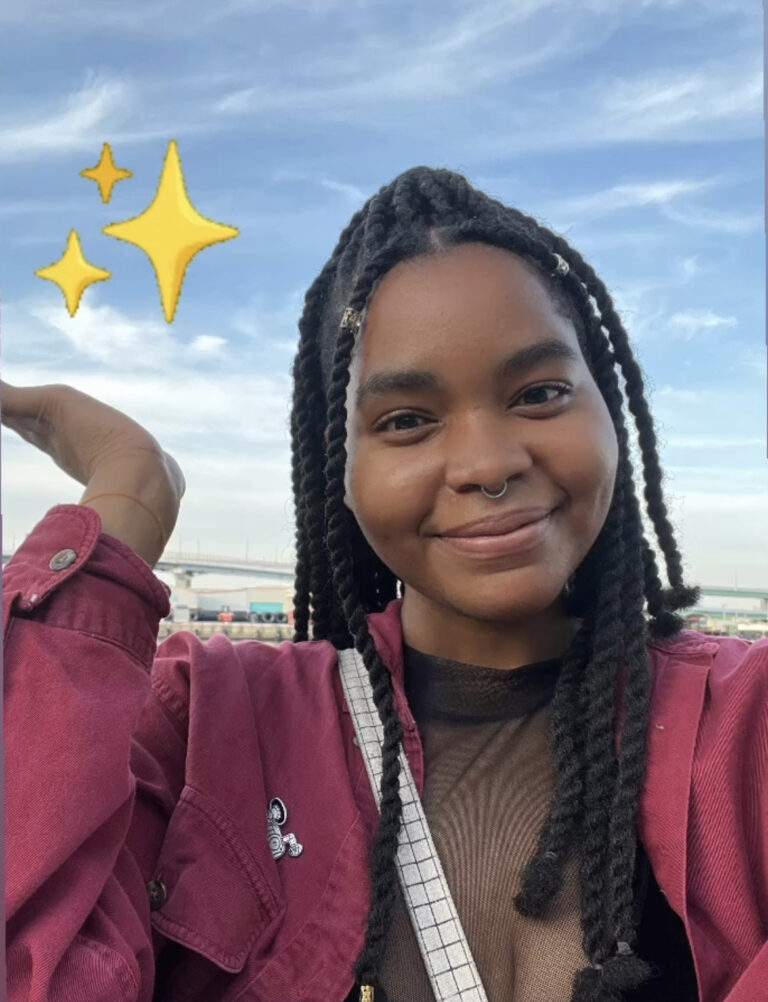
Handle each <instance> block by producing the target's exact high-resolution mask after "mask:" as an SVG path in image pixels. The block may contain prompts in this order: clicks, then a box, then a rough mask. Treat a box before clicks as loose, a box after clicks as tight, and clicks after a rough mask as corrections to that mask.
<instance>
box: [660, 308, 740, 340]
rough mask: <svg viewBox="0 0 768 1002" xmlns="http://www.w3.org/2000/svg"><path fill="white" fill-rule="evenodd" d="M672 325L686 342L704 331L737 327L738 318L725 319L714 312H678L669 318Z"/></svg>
mask: <svg viewBox="0 0 768 1002" xmlns="http://www.w3.org/2000/svg"><path fill="white" fill-rule="evenodd" d="M669 322H670V324H672V326H673V327H675V328H677V329H678V330H680V331H681V332H682V334H683V336H684V337H685V338H686V340H690V339H691V338H692V337H694V336H695V335H696V334H699V333H701V332H702V331H707V330H712V329H714V328H720V327H736V325H737V324H738V321H737V319H736V317H724V316H722V315H721V314H719V313H715V312H714V311H713V310H678V311H677V312H676V313H673V314H672V316H671V317H670V318H669Z"/></svg>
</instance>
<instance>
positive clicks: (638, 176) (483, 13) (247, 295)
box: [0, 0, 768, 586]
mask: <svg viewBox="0 0 768 1002" xmlns="http://www.w3.org/2000/svg"><path fill="white" fill-rule="evenodd" d="M13 6H14V5H11V4H6V5H3V9H2V10H1V11H0V36H1V37H2V39H3V42H2V48H3V65H4V73H3V81H2V84H0V86H2V87H3V88H4V91H5V94H4V100H3V101H2V104H1V105H0V108H1V109H2V110H1V111H0V172H1V175H2V185H1V186H0V230H1V231H2V249H3V253H2V279H1V281H2V287H1V289H0V323H1V324H2V342H1V345H0V350H1V358H2V371H3V378H5V379H7V380H8V381H9V382H11V383H15V384H19V385H33V384H42V383H51V382H64V383H69V384H71V385H73V386H76V387H77V388H78V389H81V390H83V391H84V392H87V393H91V394H93V395H94V396H97V397H99V398H101V399H103V400H105V401H106V402H108V403H109V404H111V405H112V406H115V407H118V408H120V409H121V410H124V411H126V412H127V413H129V414H130V415H131V416H132V417H134V418H135V419H136V420H138V421H140V422H141V423H142V424H144V425H145V426H146V427H147V428H148V429H149V430H150V431H151V433H152V434H153V435H154V436H155V437H156V438H157V439H158V440H159V441H160V442H161V443H162V445H163V447H164V448H165V449H167V451H169V452H171V453H172V454H173V455H174V456H175V457H176V458H177V459H178V461H179V463H180V464H181V466H182V468H183V470H184V472H185V475H186V478H187V485H188V488H187V494H186V496H185V498H184V501H183V504H182V509H181V514H180V518H179V522H178V525H177V528H176V531H175V533H174V535H173V536H172V538H171V540H170V543H169V547H168V548H169V550H176V549H178V548H180V546H182V545H183V547H184V549H185V550H196V549H197V548H198V546H199V548H200V551H201V552H208V553H210V552H216V553H222V554H231V555H243V554H244V552H245V545H246V541H247V545H248V550H249V554H250V555H251V556H256V555H260V556H264V557H268V558H274V557H277V558H279V559H284V560H289V559H291V557H292V538H293V537H292V505H291V495H290V477H289V440H288V408H289V403H288V401H289V394H290V366H291V362H292V358H293V352H294V347H295V343H296V322H297V319H298V316H299V313H300V309H301V302H302V296H303V293H304V291H305V289H306V288H307V286H308V285H309V283H310V282H311V281H312V279H313V278H314V277H315V275H316V274H317V272H318V271H319V270H320V268H321V267H322V265H323V263H324V262H325V260H326V259H327V257H328V256H329V254H330V252H331V251H332V249H333V246H334V244H335V242H336V239H337V237H338V234H339V232H340V231H341V229H342V228H343V226H344V225H345V224H346V222H347V221H348V219H349V217H350V216H351V214H352V213H353V212H354V211H355V210H356V209H357V208H358V207H359V206H360V205H361V203H362V202H363V201H364V199H365V198H367V197H368V196H369V195H371V194H372V193H373V192H374V191H375V190H377V189H378V188H379V187H380V186H381V185H382V184H384V183H386V182H388V181H389V180H391V179H392V178H393V177H394V176H396V175H397V174H398V173H399V172H400V171H402V170H404V169H406V168H407V167H409V166H412V165H414V164H430V165H433V166H444V167H449V168H451V169H454V170H458V171H461V172H462V173H465V174H466V175H467V176H468V177H469V179H470V180H471V181H472V182H473V183H474V184H475V185H477V186H478V187H481V188H483V189H485V190H486V191H488V192H489V193H490V194H492V195H493V196H494V197H497V198H500V199H502V200H503V201H505V202H507V203H509V204H513V205H516V206H519V207H520V208H522V209H523V210H524V211H526V212H528V213H530V214H532V215H535V216H537V217H538V218H539V219H541V220H542V221H543V222H545V223H546V224H547V225H549V226H551V227H552V228H554V229H556V230H557V231H559V232H560V233H562V234H563V235H564V236H565V237H566V238H567V239H568V240H569V241H570V242H571V243H573V244H574V245H575V246H576V247H577V248H578V249H579V250H580V251H581V252H582V253H583V254H584V256H585V257H586V258H587V259H588V260H589V261H590V262H591V263H592V264H593V266H594V267H595V268H596V269H597V271H598V273H599V274H600V275H601V276H602V277H603V279H604V281H605V282H606V284H607V286H608V288H609V290H610V291H611V292H612V294H613V296H614V298H615V300H616V303H617V306H618V308H619V311H620V313H621V315H622V317H623V319H624V321H625V325H626V326H627V328H628V330H629V333H630V336H631V338H632V340H633V342H634V344H635V348H636V353H637V355H638V358H639V360H640V362H641V365H642V366H643V369H644V372H645V374H646V377H647V380H648V392H649V396H650V399H651V405H652V408H653V411H654V414H655V416H656V419H657V424H658V432H659V438H660V447H661V455H662V460H663V464H664V467H665V470H666V471H667V496H668V500H669V507H670V512H671V515H672V518H673V521H674V523H675V525H676V527H677V530H678V534H679V538H680V540H681V544H682V546H683V550H684V554H685V558H686V565H687V567H688V568H689V575H690V577H691V578H692V579H693V580H696V581H698V582H700V583H711V584H733V583H734V582H735V581H738V583H739V585H749V584H752V585H766V584H768V571H766V566H768V561H767V560H766V556H767V555H768V519H766V517H765V516H766V512H768V463H767V462H766V414H765V407H766V404H765V393H766V373H765V358H766V356H765V343H764V342H765V336H764V330H765V316H764V312H765V310H764V303H765V244H764V234H763V185H764V181H763V178H764V164H763V73H762V42H763V24H762V10H761V7H760V5H759V4H757V3H755V2H754V0H750V2H747V0H697V2H693V0H504V2H501V0H439V2H438V0H428V2H421V3H418V4H413V3H410V2H407V0H380V2H378V3H373V2H372V0H316V2H312V0H294V2H281V0H271V2H270V0H223V2H220V3H218V4H216V5H212V4H203V3H190V2H186V3H180V2H171V0H158V2H154V3H134V4H130V5H128V4H125V3H124V2H122V0H101V2H99V3H97V2H95V0H91V2H88V3H85V2H80V0H68V2H67V3H66V4H62V3H60V2H54V0H26V2H25V4H23V5H16V7H17V8H18V9H17V10H16V11H14V10H13V9H12V7H13ZM171 139H175V140H177V142H178V145H179V151H180V154H181V159H182V163H183V167H184V173H185V179H186V185H187V191H188V194H189V197H190V199H191V201H192V202H193V203H194V205H195V206H196V207H197V209H198V210H199V211H200V212H201V213H202V214H204V215H206V216H208V217H210V218H212V219H215V220H217V221H218V222H222V223H227V224H229V225H232V226H237V227H239V229H240V231H241V232H240V236H239V237H238V238H236V239H234V240H231V241H229V242H227V243H225V244H220V245H218V246H215V247H211V248H208V249H206V250H204V251H202V252H201V253H200V254H199V255H198V256H197V257H196V258H195V259H194V260H193V261H192V263H191V264H190V266H189V270H188V272H187V275H186V278H185V283H184V289H183V293H182V297H181V300H180V304H179V307H178V310H177V313H176V318H175V321H174V323H173V324H171V325H168V324H166V322H165V320H164V318H163V315H162V311H161V307H160V300H159V294H158V290H157V285H156V283H155V279H154V274H153V272H152V269H151V266H150V263H149V261H148V259H147V258H146V257H145V256H144V254H143V253H142V252H141V251H139V250H138V249H137V248H135V247H132V246H129V245H128V244H125V243H121V242H119V241H116V240H114V239H110V238H109V237H107V236H105V235H103V234H102V233H101V228H102V227H103V226H105V225H107V224H108V223H113V222H118V221H121V220H124V219H128V218H130V217H131V216H135V215H137V214H138V213H139V212H141V211H142V210H143V209H144V208H145V207H146V206H147V205H148V204H149V203H150V202H151V200H152V198H153V197H154V194H155V190H156V187H157V182H158V179H159V175H160V171H161V168H162V164H163V160H164V157H165V152H166V149H167V146H168V142H169V140H171ZM105 141H106V142H109V143H110V144H111V147H112V150H113V153H114V156H115V161H116V163H117V164H118V166H120V167H125V168H128V169H129V170H131V171H133V175H134V176H133V178H131V179H130V180H127V181H122V182H120V183H118V184H117V185H116V186H115V189H114V193H113V195H112V199H111V201H110V202H109V204H108V205H103V204H102V203H101V200H100V198H99V195H98V190H97V188H96V185H95V184H94V183H93V182H91V181H88V180H85V179H83V178H81V177H80V176H79V173H80V171H81V170H82V169H83V168H85V167H91V166H93V165H95V164H96V162H97V161H98V159H99V156H100V153H101V147H102V143H103V142H105ZM73 227H74V228H76V229H77V230H78V232H79V234H80V237H81V240H82V245H83V251H84V253H85V256H86V258H88V259H89V260H90V261H91V262H92V263H93V264H96V265H98V266H99V267H102V268H106V269H108V270H109V271H111V272H112V274H113V277H112V279H111V280H110V281H108V282H104V283H101V284H98V285H93V286H91V287H90V288H89V289H88V290H87V291H86V292H85V295H84V296H83V299H82V301H81V305H80V308H79V310H78V312H77V314H76V316H75V317H74V318H70V317H69V315H68V313H67V312H66V310H65V307H64V301H63V297H62V295H61V293H60V292H59V290H58V289H57V288H56V287H55V286H54V285H52V284H51V283H49V282H45V281H42V280H40V279H39V278H36V277H35V276H34V271H35V270H36V269H38V268H41V267H45V266H46V265H49V264H51V263H53V261H55V260H58V258H59V257H60V256H61V254H62V253H63V251H64V248H65V243H66V237H67V234H68V232H69V230H70V229H71V228H73ZM2 460H3V477H2V511H3V532H4V540H5V545H11V544H12V543H13V542H14V540H15V543H16V545H18V544H19V543H20V542H21V540H22V539H23V537H24V534H25V533H26V532H28V531H29V530H30V529H31V528H32V527H33V526H34V525H35V524H36V522H37V521H38V520H39V518H41V517H42V516H43V515H44V513H45V512H46V511H47V510H48V508H50V507H51V506H53V505H54V504H57V503H62V502H74V501H77V500H78V498H79V497H80V494H81V491H80V488H79V485H77V484H75V483H74V482H73V481H71V480H70V479H69V478H68V477H67V476H66V475H65V474H64V473H62V472H61V471H60V470H58V469H57V468H56V467H55V466H53V464H52V463H51V461H50V460H49V459H48V458H47V457H45V456H43V455H42V454H39V453H38V452H37V451H36V450H35V449H34V448H33V447H32V446H30V445H28V444H26V443H24V442H22V440H21V439H20V438H18V436H16V435H15V434H14V433H13V432H9V431H7V430H6V429H3V430H2ZM229 584H230V586H233V585H234V582H233V581H231V579H230V581H229Z"/></svg>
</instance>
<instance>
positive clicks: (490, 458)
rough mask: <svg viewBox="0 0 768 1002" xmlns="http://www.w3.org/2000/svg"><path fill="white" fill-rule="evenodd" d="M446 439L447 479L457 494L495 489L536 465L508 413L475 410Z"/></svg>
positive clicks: (449, 485) (457, 421)
mask: <svg viewBox="0 0 768 1002" xmlns="http://www.w3.org/2000/svg"><path fill="white" fill-rule="evenodd" d="M444 441H445V447H446V454H445V471H446V472H445V480H446V484H447V486H448V487H450V489H451V490H453V491H456V492H457V493H459V492H466V491H471V490H477V489H478V488H479V487H486V488H487V489H488V490H489V491H491V492H495V491H497V490H499V489H500V488H501V487H502V486H503V484H504V481H505V480H512V479H514V478H515V477H519V476H521V475H522V474H524V473H525V472H526V471H527V470H529V469H530V468H531V466H532V465H533V459H532V457H531V454H530V452H529V450H528V448H527V446H526V444H525V442H523V441H522V440H521V439H520V436H519V435H516V434H515V432H514V430H513V428H512V426H511V422H510V420H509V415H508V414H505V415H497V414H489V413H488V412H487V411H482V412H481V411H479V410H477V411H474V412H472V414H469V415H466V416H465V417H463V418H461V419H460V420H459V419H457V420H456V421H455V423H454V425H453V427H452V428H451V431H450V434H448V435H447V436H446V437H445V439H444Z"/></svg>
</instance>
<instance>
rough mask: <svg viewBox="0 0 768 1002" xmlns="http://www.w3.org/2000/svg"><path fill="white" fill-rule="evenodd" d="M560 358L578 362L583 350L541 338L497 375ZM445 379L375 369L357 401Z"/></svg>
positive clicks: (438, 383)
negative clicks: (376, 370) (579, 350)
mask: <svg viewBox="0 0 768 1002" xmlns="http://www.w3.org/2000/svg"><path fill="white" fill-rule="evenodd" d="M556 359H565V360H566V361H569V362H578V361H579V360H580V357H579V354H578V352H577V351H575V349H573V348H572V347H571V346H570V345H568V344H566V343H565V342H564V341H559V340H557V339H556V338H550V339H549V340H547V341H537V342H536V344H530V345H528V346H527V347H525V348H521V349H520V350H519V351H516V352H515V353H514V354H512V355H510V356H509V357H508V358H505V359H503V361H502V362H500V363H499V365H497V366H496V369H495V370H494V376H495V377H496V379H504V378H509V377H510V376H519V375H520V374H521V373H523V372H527V371H528V370H529V369H533V368H534V367H535V366H537V365H540V364H541V363H542V362H550V361H553V360H556ZM442 385H443V384H442V382H441V380H440V379H439V378H438V377H437V376H436V375H435V374H434V372H429V371H427V370H425V369H403V370H400V371H394V370H393V371H390V372H374V373H373V374H372V375H371V376H369V377H368V379H366V381H365V382H364V383H362V384H361V386H359V387H358V390H357V393H356V394H355V405H356V406H357V407H361V406H362V404H363V403H364V402H365V401H366V400H367V399H368V398H369V397H373V396H383V395H385V394H387V393H404V392H405V393H407V392H409V391H410V392H414V391H418V390H439V389H441V388H442Z"/></svg>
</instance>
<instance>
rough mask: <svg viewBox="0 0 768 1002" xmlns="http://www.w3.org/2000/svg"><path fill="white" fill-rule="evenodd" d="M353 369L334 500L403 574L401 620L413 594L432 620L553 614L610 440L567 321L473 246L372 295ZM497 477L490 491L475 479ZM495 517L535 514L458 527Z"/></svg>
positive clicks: (423, 263)
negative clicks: (339, 492)
mask: <svg viewBox="0 0 768 1002" xmlns="http://www.w3.org/2000/svg"><path fill="white" fill-rule="evenodd" d="M350 375H351V378H350V385H349V390H348V396H347V414H348V426H347V452H348V462H347V471H346V481H345V487H346V499H345V500H346V503H347V505H348V506H349V508H350V509H351V510H352V511H353V512H354V515H355V517H356V519H357V521H358V524H359V525H360V528H361V530H362V532H363V534H364V535H365V537H366V539H367V540H368V542H369V544H370V545H371V547H372V548H373V550H374V551H375V552H376V553H377V554H378V556H379V557H380V559H381V560H382V561H383V562H384V563H385V564H386V565H387V567H389V568H390V569H391V570H392V571H393V572H394V573H395V574H396V575H397V577H399V578H400V579H402V580H403V581H404V582H405V584H406V592H405V600H404V608H403V617H404V620H403V621H404V623H405V616H406V611H407V609H408V607H409V603H410V608H411V610H413V609H415V608H418V610H419V615H420V616H422V617H423V616H427V617H430V618H431V620H432V622H433V624H434V626H435V629H438V630H439V629H442V628H443V627H444V628H445V629H449V627H450V624H451V623H452V622H455V621H456V618H457V617H459V618H462V619H464V620H467V621H476V622H478V623H485V624H490V623H495V624H512V623H515V622H518V623H519V622H520V620H521V618H523V619H528V620H529V621H530V617H532V616H533V617H539V619H540V618H541V615H542V614H544V615H545V616H546V615H548V614H550V613H552V614H555V615H557V616H559V617H561V618H562V616H563V612H562V606H561V604H560V595H561V592H562V589H563V587H564V586H565V584H566V582H567V580H568V578H569V577H570V576H571V574H572V573H573V571H574V570H575V569H576V568H577V567H578V565H579V564H580V563H581V561H582V560H583V558H584V557H585V555H586V554H587V552H588V551H589V549H590V547H591V546H592V544H593V543H594V541H595V539H596V538H597V535H598V533H599V532H600V529H601V528H602V526H603V523H604V521H605V518H606V515H607V513H608V509H609V506H610V501H611V497H612V492H613V485H614V480H615V475H616V466H617V459H618V447H617V441H616V435H615V431H614V428H613V424H612V421H611V418H610V415H609V413H608V409H607V407H606V404H605V401H604V400H603V397H602V395H601V394H600V391H599V390H598V388H597V385H596V384H595V382H594V379H593V378H592V375H591V374H590V372H589V369H588V368H587V364H586V362H585V360H584V358H583V355H582V353H581V349H580V347H579V344H578V340H577V337H576V332H575V330H574V327H573V324H572V323H571V322H570V321H569V320H567V319H566V318H565V317H563V316H562V315H561V313H559V312H558V311H557V309H556V308H555V306H554V304H553V303H552V301H551V299H550V297H549V296H548V294H547V292H546V290H545V288H544V286H543V284H542V283H541V282H540V280H539V279H538V278H537V277H536V276H535V275H534V274H533V273H532V272H531V270H530V269H529V268H528V267H527V266H526V265H525V264H524V263H523V262H521V260H520V259H519V258H518V257H516V256H515V255H513V254H511V253H509V252H507V251H504V250H501V249H499V248H495V247H490V246H487V245H482V244H464V245H461V246H459V247H456V248H453V249H451V250H450V251H448V252H447V253H443V254H439V255H430V256H425V257H421V258H417V259H414V260H411V261H407V262H403V263H401V264H399V265H397V266H396V267H395V268H393V269H392V271H390V272H389V273H388V274H387V275H386V276H385V277H384V278H383V280H382V281H381V283H380V284H379V286H378V288H377V290H376V292H375V293H374V295H373V297H372V299H371V302H370V304H369V306H368V310H367V312H366V319H365V326H364V331H363V335H362V340H361V342H360V344H359V345H358V347H357V349H356V353H355V356H354V359H353V363H352V368H351V374H350ZM505 480H508V486H507V490H506V493H505V494H504V495H503V497H501V498H500V499H499V500H490V499H489V498H487V497H485V496H484V495H483V493H482V492H481V490H480V488H481V486H483V485H484V486H485V487H486V489H487V490H488V491H489V492H490V493H496V492H498V491H499V490H500V489H501V486H502V485H503V483H504V481H505ZM506 516H509V517H510V518H511V519H512V520H513V526H514V521H518V522H519V521H521V520H522V521H526V520H528V521H529V522H530V519H531V518H535V519H536V520H537V521H536V522H535V523H534V524H529V525H528V527H527V528H524V529H519V530H518V531H517V532H516V533H514V532H512V533H510V532H507V533H506V534H502V535H499V533H501V532H502V531H503V530H504V529H505V526H504V525H503V524H499V525H497V526H494V527H491V528H487V527H482V526H481V527H474V528H473V527H470V528H462V527H465V526H466V525H467V523H472V522H475V521H477V520H484V519H487V518H489V517H493V518H500V519H505V518H506ZM542 516H545V517H544V518H542ZM513 526H512V527H513ZM506 528H507V529H509V528H510V526H509V525H507V526H506ZM477 533H481V535H482V538H478V535H477ZM490 534H494V535H495V538H490ZM468 536H473V538H472V539H471V540H470V539H469V538H468Z"/></svg>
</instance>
